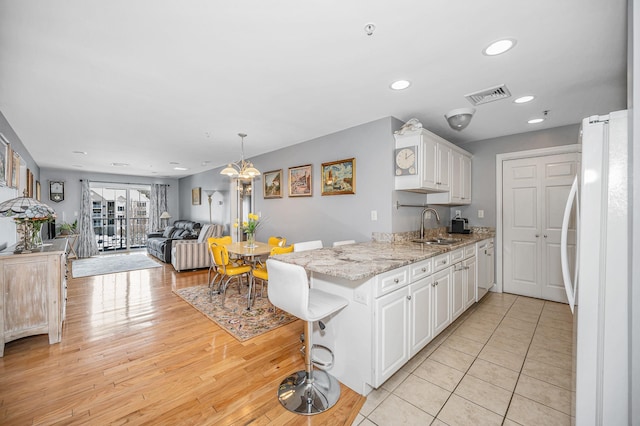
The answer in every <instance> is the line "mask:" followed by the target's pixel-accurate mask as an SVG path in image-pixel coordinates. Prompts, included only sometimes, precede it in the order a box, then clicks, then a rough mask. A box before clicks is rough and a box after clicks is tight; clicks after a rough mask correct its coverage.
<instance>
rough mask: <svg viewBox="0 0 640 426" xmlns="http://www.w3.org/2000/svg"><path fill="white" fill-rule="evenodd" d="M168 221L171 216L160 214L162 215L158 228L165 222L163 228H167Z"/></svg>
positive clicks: (166, 213) (167, 213)
mask: <svg viewBox="0 0 640 426" xmlns="http://www.w3.org/2000/svg"><path fill="white" fill-rule="evenodd" d="M169 219H171V215H170V214H169V212H162V214H161V215H160V226H163V225H162V221H163V220H166V222H165V224H164V226H163V227H166V226H167V222H168V221H169Z"/></svg>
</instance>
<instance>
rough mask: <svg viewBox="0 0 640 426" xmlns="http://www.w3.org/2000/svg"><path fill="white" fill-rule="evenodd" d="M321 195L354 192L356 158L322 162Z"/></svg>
mask: <svg viewBox="0 0 640 426" xmlns="http://www.w3.org/2000/svg"><path fill="white" fill-rule="evenodd" d="M321 173H322V195H344V194H355V193H356V159H355V158H348V159H346V160H339V161H332V162H330V163H322V170H321Z"/></svg>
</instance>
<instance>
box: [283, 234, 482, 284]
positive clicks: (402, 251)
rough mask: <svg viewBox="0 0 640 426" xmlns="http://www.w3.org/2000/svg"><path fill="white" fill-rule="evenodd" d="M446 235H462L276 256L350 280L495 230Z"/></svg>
mask: <svg viewBox="0 0 640 426" xmlns="http://www.w3.org/2000/svg"><path fill="white" fill-rule="evenodd" d="M442 237H443V238H452V239H459V240H460V242H458V243H456V244H451V245H430V244H420V243H414V242H411V241H402V242H366V243H357V244H349V245H344V246H339V247H335V248H323V249H317V250H309V251H303V252H296V253H288V254H282V255H277V256H274V258H275V259H278V260H281V261H283V262H287V263H293V264H295V265H300V266H302V267H304V268H305V269H306V270H307V271H311V272H317V273H321V274H325V275H329V276H333V277H338V278H345V279H347V280H354V281H355V280H361V279H367V278H370V277H373V276H374V275H378V274H381V273H383V272H386V271H390V270H392V269H396V268H400V267H402V266H405V265H409V264H412V263H415V262H419V261H421V260H424V259H428V258H430V257H433V256H437V255H439V254H442V253H446V252H449V251H452V250H455V249H458V248H460V247H464V246H466V245H469V244H475V243H476V242H478V241H481V240H485V239H487V238H493V237H494V234H493V233H474V234H447V235H444V236H442Z"/></svg>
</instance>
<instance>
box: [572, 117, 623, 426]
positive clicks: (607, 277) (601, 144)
mask: <svg viewBox="0 0 640 426" xmlns="http://www.w3.org/2000/svg"><path fill="white" fill-rule="evenodd" d="M628 133H629V132H628V113H627V111H616V112H612V113H610V114H608V115H606V116H592V117H588V118H585V119H584V120H583V122H582V161H581V173H580V175H579V176H577V181H576V185H575V187H574V190H572V194H575V196H576V201H577V206H578V207H579V208H578V209H577V210H578V221H577V227H578V235H577V245H578V248H577V253H578V255H577V257H576V260H575V265H569V263H570V262H569V261H570V259H568V256H567V254H566V253H567V251H566V245H567V242H566V237H565V238H563V239H561V244H563V245H564V246H565V247H564V249H563V250H562V252H563V256H562V265H563V275H564V281H565V289H566V291H567V298H568V299H569V303H570V304H573V302H574V300H575V304H576V306H575V311H574V335H575V341H574V343H575V355H576V357H575V387H576V393H575V398H576V401H575V416H576V424H577V425H580V426H582V425H626V424H629V421H630V419H629V403H630V402H629V367H628V365H629V307H628V300H629V290H630V280H629V269H628V266H629V249H628V239H629V235H628V233H629V223H628V215H629V211H628V198H629V196H628V190H629V188H628V164H629V162H628V156H629V153H628V146H629V141H628V139H629V138H628ZM569 198H570V200H569V202H568V205H567V209H566V210H565V216H567V217H566V218H565V223H568V222H569V220H568V214H569V213H570V212H571V210H572V208H571V205H570V203H571V198H572V197H571V196H570V197H569ZM563 234H566V232H563ZM572 266H575V273H574V271H571V269H573V268H572ZM572 309H573V306H572ZM576 330H577V332H576Z"/></svg>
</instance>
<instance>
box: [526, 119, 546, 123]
mask: <svg viewBox="0 0 640 426" xmlns="http://www.w3.org/2000/svg"><path fill="white" fill-rule="evenodd" d="M543 121H544V118H532V119H531V120H529V121H527V123H529V124H538V123H542V122H543Z"/></svg>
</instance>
